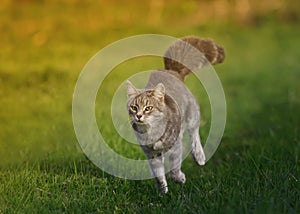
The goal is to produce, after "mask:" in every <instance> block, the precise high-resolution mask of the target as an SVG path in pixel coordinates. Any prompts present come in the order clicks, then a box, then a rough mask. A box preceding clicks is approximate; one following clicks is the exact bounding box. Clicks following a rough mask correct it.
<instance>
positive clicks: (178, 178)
mask: <svg viewBox="0 0 300 214" xmlns="http://www.w3.org/2000/svg"><path fill="white" fill-rule="evenodd" d="M170 178H171V179H173V180H174V181H175V182H177V183H180V184H184V183H185V181H186V179H185V174H184V173H183V172H181V171H179V172H178V173H176V174H174V173H172V172H171V173H170Z"/></svg>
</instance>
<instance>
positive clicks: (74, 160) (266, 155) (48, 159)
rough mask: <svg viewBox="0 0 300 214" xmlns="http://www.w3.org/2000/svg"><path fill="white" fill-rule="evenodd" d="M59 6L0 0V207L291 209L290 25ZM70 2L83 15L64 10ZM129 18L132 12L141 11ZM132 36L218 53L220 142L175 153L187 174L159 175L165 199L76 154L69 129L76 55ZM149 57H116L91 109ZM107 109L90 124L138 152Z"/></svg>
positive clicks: (152, 62)
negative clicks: (192, 40) (222, 108)
mask: <svg viewBox="0 0 300 214" xmlns="http://www.w3.org/2000/svg"><path fill="white" fill-rule="evenodd" d="M66 6H68V5H64V4H63V5H55V4H49V5H48V8H45V7H44V5H43V4H42V3H34V4H28V5H27V4H26V5H23V7H16V6H15V7H12V8H10V10H5V9H3V8H0V9H1V10H2V13H1V22H0V24H1V25H0V26H1V28H0V30H1V35H3V37H2V39H1V50H0V51H1V52H0V54H1V58H0V101H1V106H0V128H1V131H0V146H1V150H0V162H1V163H0V213H23V212H25V213H49V212H65V213H81V212H84V213H102V212H103V213H107V212H116V213H129V212H135V213H139V212H146V213H152V212H157V213H164V212H171V211H172V212H174V213H199V212H203V213H299V212H300V203H299V201H300V185H299V180H300V167H299V165H300V163H299V154H300V152H299V149H300V136H299V133H300V132H299V131H300V130H299V128H300V110H299V109H300V108H299V107H300V100H299V94H300V85H299V79H300V72H299V70H300V64H299V59H298V56H299V55H300V44H299V42H298V41H299V35H300V30H299V29H298V28H297V26H294V25H283V24H280V23H265V24H262V25H261V26H257V27H238V26H234V25H217V24H214V25H210V26H208V25H205V26H197V25H187V26H186V27H182V26H176V25H175V26H174V28H170V27H168V26H169V25H168V24H167V23H168V21H170V23H172V18H171V16H170V17H169V18H168V17H165V18H164V22H162V24H161V25H158V26H153V25H146V26H145V25H143V23H142V22H141V21H138V22H136V23H135V22H133V21H132V20H129V21H128V22H127V20H121V19H118V18H117V19H116V20H110V19H106V23H102V24H98V22H96V21H95V23H94V22H92V21H93V20H94V19H97V18H98V19H99V18H100V16H99V15H97V9H96V8H95V7H93V5H89V4H83V5H82V6H78V5H77V6H76V4H75V6H71V7H68V8H66ZM173 9H174V8H173ZM79 11H83V12H84V13H83V14H90V16H88V17H85V18H84V17H82V16H78V15H76V14H78V12H79ZM107 13H108V14H106V16H107V17H109V14H110V13H109V12H107ZM135 16H138V17H143V10H141V11H139V12H138V14H136V15H135ZM37 17H39V18H37ZM86 20H89V22H88V24H86V25H85V24H84V23H85V21H86ZM81 26H83V27H82V29H81V28H80V27H81ZM128 28H130V30H127V29H128ZM138 33H162V34H170V35H173V36H183V35H186V34H195V35H200V36H204V37H208V36H209V37H213V38H215V40H216V41H218V42H219V43H221V44H224V46H225V48H226V51H227V59H226V61H225V63H224V64H222V65H219V66H217V67H216V70H217V72H218V74H219V76H220V79H221V81H222V83H223V87H224V91H225V94H226V100H227V109H228V112H227V113H228V115H227V124H226V130H225V133H224V136H223V139H222V143H221V145H220V147H219V149H218V150H217V152H216V154H215V155H214V156H213V157H212V159H211V160H210V161H209V162H208V163H207V165H206V166H204V167H201V168H200V167H197V166H196V165H195V164H194V163H193V161H192V159H191V158H190V157H189V158H187V159H186V160H185V161H184V164H183V171H184V172H185V173H186V175H187V183H186V184H185V185H178V184H175V183H173V182H172V181H169V191H170V192H169V193H168V194H167V195H165V196H159V195H158V192H157V190H156V187H155V185H154V181H153V180H144V181H131V180H124V179H121V178H116V177H113V176H111V175H109V174H106V173H105V172H103V171H101V170H100V169H98V168H97V167H96V166H94V165H93V164H92V163H91V162H90V161H89V160H88V159H87V158H86V157H85V155H84V154H83V153H82V152H81V150H80V147H79V144H78V142H77V140H76V137H75V134H74V130H73V126H72V116H71V112H72V109H71V102H72V93H73V90H74V87H75V83H76V79H77V77H78V75H79V73H80V71H81V69H82V67H83V66H84V64H85V63H86V62H87V61H88V60H89V58H90V57H91V56H92V55H93V54H94V53H95V52H96V51H98V50H99V49H101V48H102V47H104V46H105V45H107V44H109V43H110V42H113V41H115V40H117V39H121V38H123V37H126V36H130V35H134V34H138ZM160 66H161V62H160V61H159V59H156V58H151V57H150V58H144V59H136V60H133V61H129V62H126V63H124V64H122V65H120V67H118V68H116V69H115V70H114V72H112V74H111V75H110V76H109V77H108V78H107V86H105V88H106V96H105V97H98V98H97V107H99V106H101V104H105V102H106V99H107V102H108V101H109V99H108V98H106V97H110V96H111V95H112V93H113V91H112V90H111V89H112V87H116V86H117V85H118V83H119V82H120V81H123V78H124V76H122V75H119V74H118V70H120V69H126V70H127V69H128V70H129V69H130V70H131V72H135V71H138V70H145V69H149V68H151V69H155V68H156V67H160ZM195 81H196V80H195V79H194V78H193V77H190V78H189V79H188V86H189V87H190V89H191V91H193V93H195V94H196V96H197V99H198V100H199V101H200V103H201V108H202V111H203V119H204V120H206V121H208V123H207V124H206V125H204V126H203V127H202V129H201V135H202V138H204V139H205V138H206V135H207V131H208V128H209V119H210V115H209V114H210V111H209V103H208V100H207V98H206V97H205V96H206V95H205V93H204V92H203V90H202V89H201V90H199V89H198V88H196V87H198V86H197V85H195ZM110 85H111V86H110ZM203 98H204V99H203ZM103 100H104V101H103ZM106 106H107V105H106ZM107 111H109V107H106V108H100V107H99V108H97V111H96V114H97V120H98V123H102V122H105V123H107V125H106V126H102V127H100V129H101V131H103V132H104V133H103V134H104V135H105V136H106V138H109V140H110V142H111V147H113V148H115V149H116V150H117V151H118V152H119V153H124V154H126V155H129V156H139V155H140V154H141V153H140V151H136V150H134V152H131V153H130V151H129V150H128V147H126V145H123V146H122V143H124V142H122V141H120V140H119V136H118V135H117V134H116V133H115V131H114V130H113V129H112V125H111V122H110V119H109V114H107ZM107 115H108V116H107ZM114 142H118V143H117V144H115V145H114ZM116 145H118V146H116ZM129 148H130V147H129Z"/></svg>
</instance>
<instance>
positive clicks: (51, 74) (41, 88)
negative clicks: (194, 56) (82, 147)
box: [0, 0, 300, 164]
mask: <svg viewBox="0 0 300 214" xmlns="http://www.w3.org/2000/svg"><path fill="white" fill-rule="evenodd" d="M299 17H300V9H299V3H298V1H296V0H290V1H280V0H272V1H267V0H265V1H250V0H240V1H229V0H228V1H226V0H224V1H222V0H214V1H205V0H198V1H196V0H189V1H185V2H183V1H179V0H175V1H171V0H165V1H158V0H151V1H135V0H126V1H125V0H121V1H115V0H112V1H91V0H87V1H81V0H62V1H50V0H14V1H8V0H4V1H2V2H1V5H0V35H1V40H0V47H1V49H0V102H1V105H0V146H1V149H0V157H1V161H0V162H1V164H6V163H11V162H12V161H20V160H21V161H24V160H27V159H28V158H32V157H33V158H37V157H39V158H41V157H42V158H43V157H44V156H45V155H46V154H49V153H53V152H54V153H55V152H57V151H61V150H63V151H64V153H70V154H73V153H76V152H79V147H78V146H77V143H76V138H75V135H74V131H73V128H72V120H71V101H72V93H73V89H74V87H75V83H76V79H77V77H78V75H79V73H80V71H81V69H82V68H83V66H84V65H85V63H86V62H87V61H88V60H89V59H90V58H91V57H92V56H93V55H94V54H95V53H96V52H97V51H98V50H100V49H101V48H103V47H104V46H105V45H108V44H110V43H111V42H114V41H116V40H118V39H121V38H124V37H128V36H132V35H136V34H141V33H158V34H168V35H172V36H175V37H181V36H185V35H189V34H195V35H198V36H200V37H212V38H214V39H215V40H216V41H217V42H218V43H220V44H223V45H224V46H225V48H226V52H227V59H226V61H225V64H224V65H222V66H219V67H218V68H217V70H220V75H221V81H224V87H225V93H226V95H227V97H228V98H230V99H231V98H232V97H233V96H237V95H236V94H237V93H238V91H239V88H238V87H235V88H234V89H231V87H232V81H234V80H236V81H241V82H245V84H251V80H249V81H248V80H247V79H248V77H247V75H244V68H243V66H246V67H247V70H251V71H250V72H253V74H250V75H251V77H252V76H253V75H254V77H252V78H257V79H261V78H263V79H265V80H266V81H268V77H264V76H263V75H264V74H260V73H259V67H260V66H263V64H264V62H260V61H266V62H269V64H270V66H273V67H272V69H274V75H279V76H280V77H278V78H279V79H282V78H283V79H286V78H287V79H288V78H293V77H292V76H289V73H288V72H290V71H286V70H289V68H288V67H289V65H290V64H293V63H294V64H297V65H298V59H297V57H296V56H292V57H287V55H288V54H289V53H288V52H289V51H291V50H290V49H289V48H293V47H294V45H295V46H296V44H293V43H295V42H297V41H298V36H299V30H298V29H296V28H298V27H299V19H300V18H299ZM294 30H295V32H294ZM283 40H284V41H286V43H284V41H283ZM274 51H278V52H280V55H278V56H274V55H272V53H274ZM297 53H299V52H297ZM272 57H275V58H272ZM276 57H280V58H276ZM283 59H284V60H283ZM279 60H283V61H282V62H281V63H280V64H276V65H278V66H279V67H276V66H275V63H277V62H279ZM154 65H155V66H153V69H155V68H156V67H157V64H155V63H154ZM158 66H162V64H161V65H159V64H158ZM140 67H141V66H140ZM250 67H251V69H250ZM299 67H300V66H299ZM299 67H298V69H299ZM142 68H143V67H141V69H142ZM279 70H280V71H279ZM255 73H256V74H257V75H255ZM297 74H298V73H297ZM270 75H273V73H272V74H270ZM297 77H298V76H297ZM276 84H277V83H274V84H268V83H266V85H265V87H270V88H269V89H268V90H272V88H273V87H276ZM253 87H254V88H255V87H257V85H253ZM296 87H297V86H296ZM258 93H259V92H258ZM290 93H291V94H290V95H289V96H291V97H293V98H291V99H297V98H298V97H297V96H296V95H295V94H294V93H295V92H290ZM252 96H255V94H253V95H252ZM251 99H254V101H253V100H251ZM270 99H273V98H270ZM245 102H246V103H245V104H244V105H248V102H249V105H251V106H253V105H254V104H253V102H255V97H251V98H250V99H249V100H246V101H245ZM238 105H240V104H238ZM230 107H231V106H230V103H229V111H230ZM239 114H240V115H239V116H240V117H244V115H243V114H244V113H243V112H241V113H239ZM229 116H230V115H229ZM229 121H230V120H229ZM229 127H230V125H229Z"/></svg>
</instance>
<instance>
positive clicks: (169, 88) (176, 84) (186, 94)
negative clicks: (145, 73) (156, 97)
mask: <svg viewBox="0 0 300 214" xmlns="http://www.w3.org/2000/svg"><path fill="white" fill-rule="evenodd" d="M158 83H162V84H164V86H165V89H166V94H168V95H169V96H171V97H172V98H173V99H174V100H175V101H176V103H177V104H178V105H179V107H180V109H181V112H182V113H184V112H185V111H186V108H188V107H191V105H197V104H196V102H195V98H194V96H193V95H192V93H191V92H190V91H189V90H188V88H187V87H186V86H185V84H184V82H183V81H182V80H180V79H178V78H177V77H176V76H174V75H172V74H170V73H168V72H165V71H154V72H152V73H151V75H150V79H149V82H148V84H147V85H146V87H145V89H152V88H154V87H155V86H156V85H157V84H158ZM195 107H197V106H195Z"/></svg>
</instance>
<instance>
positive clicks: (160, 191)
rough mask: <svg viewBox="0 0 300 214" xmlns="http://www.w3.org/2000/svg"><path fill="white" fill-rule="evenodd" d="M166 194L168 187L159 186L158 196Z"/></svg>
mask: <svg viewBox="0 0 300 214" xmlns="http://www.w3.org/2000/svg"><path fill="white" fill-rule="evenodd" d="M167 192H168V187H167V186H161V187H159V193H160V194H162V195H163V194H166V193H167Z"/></svg>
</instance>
